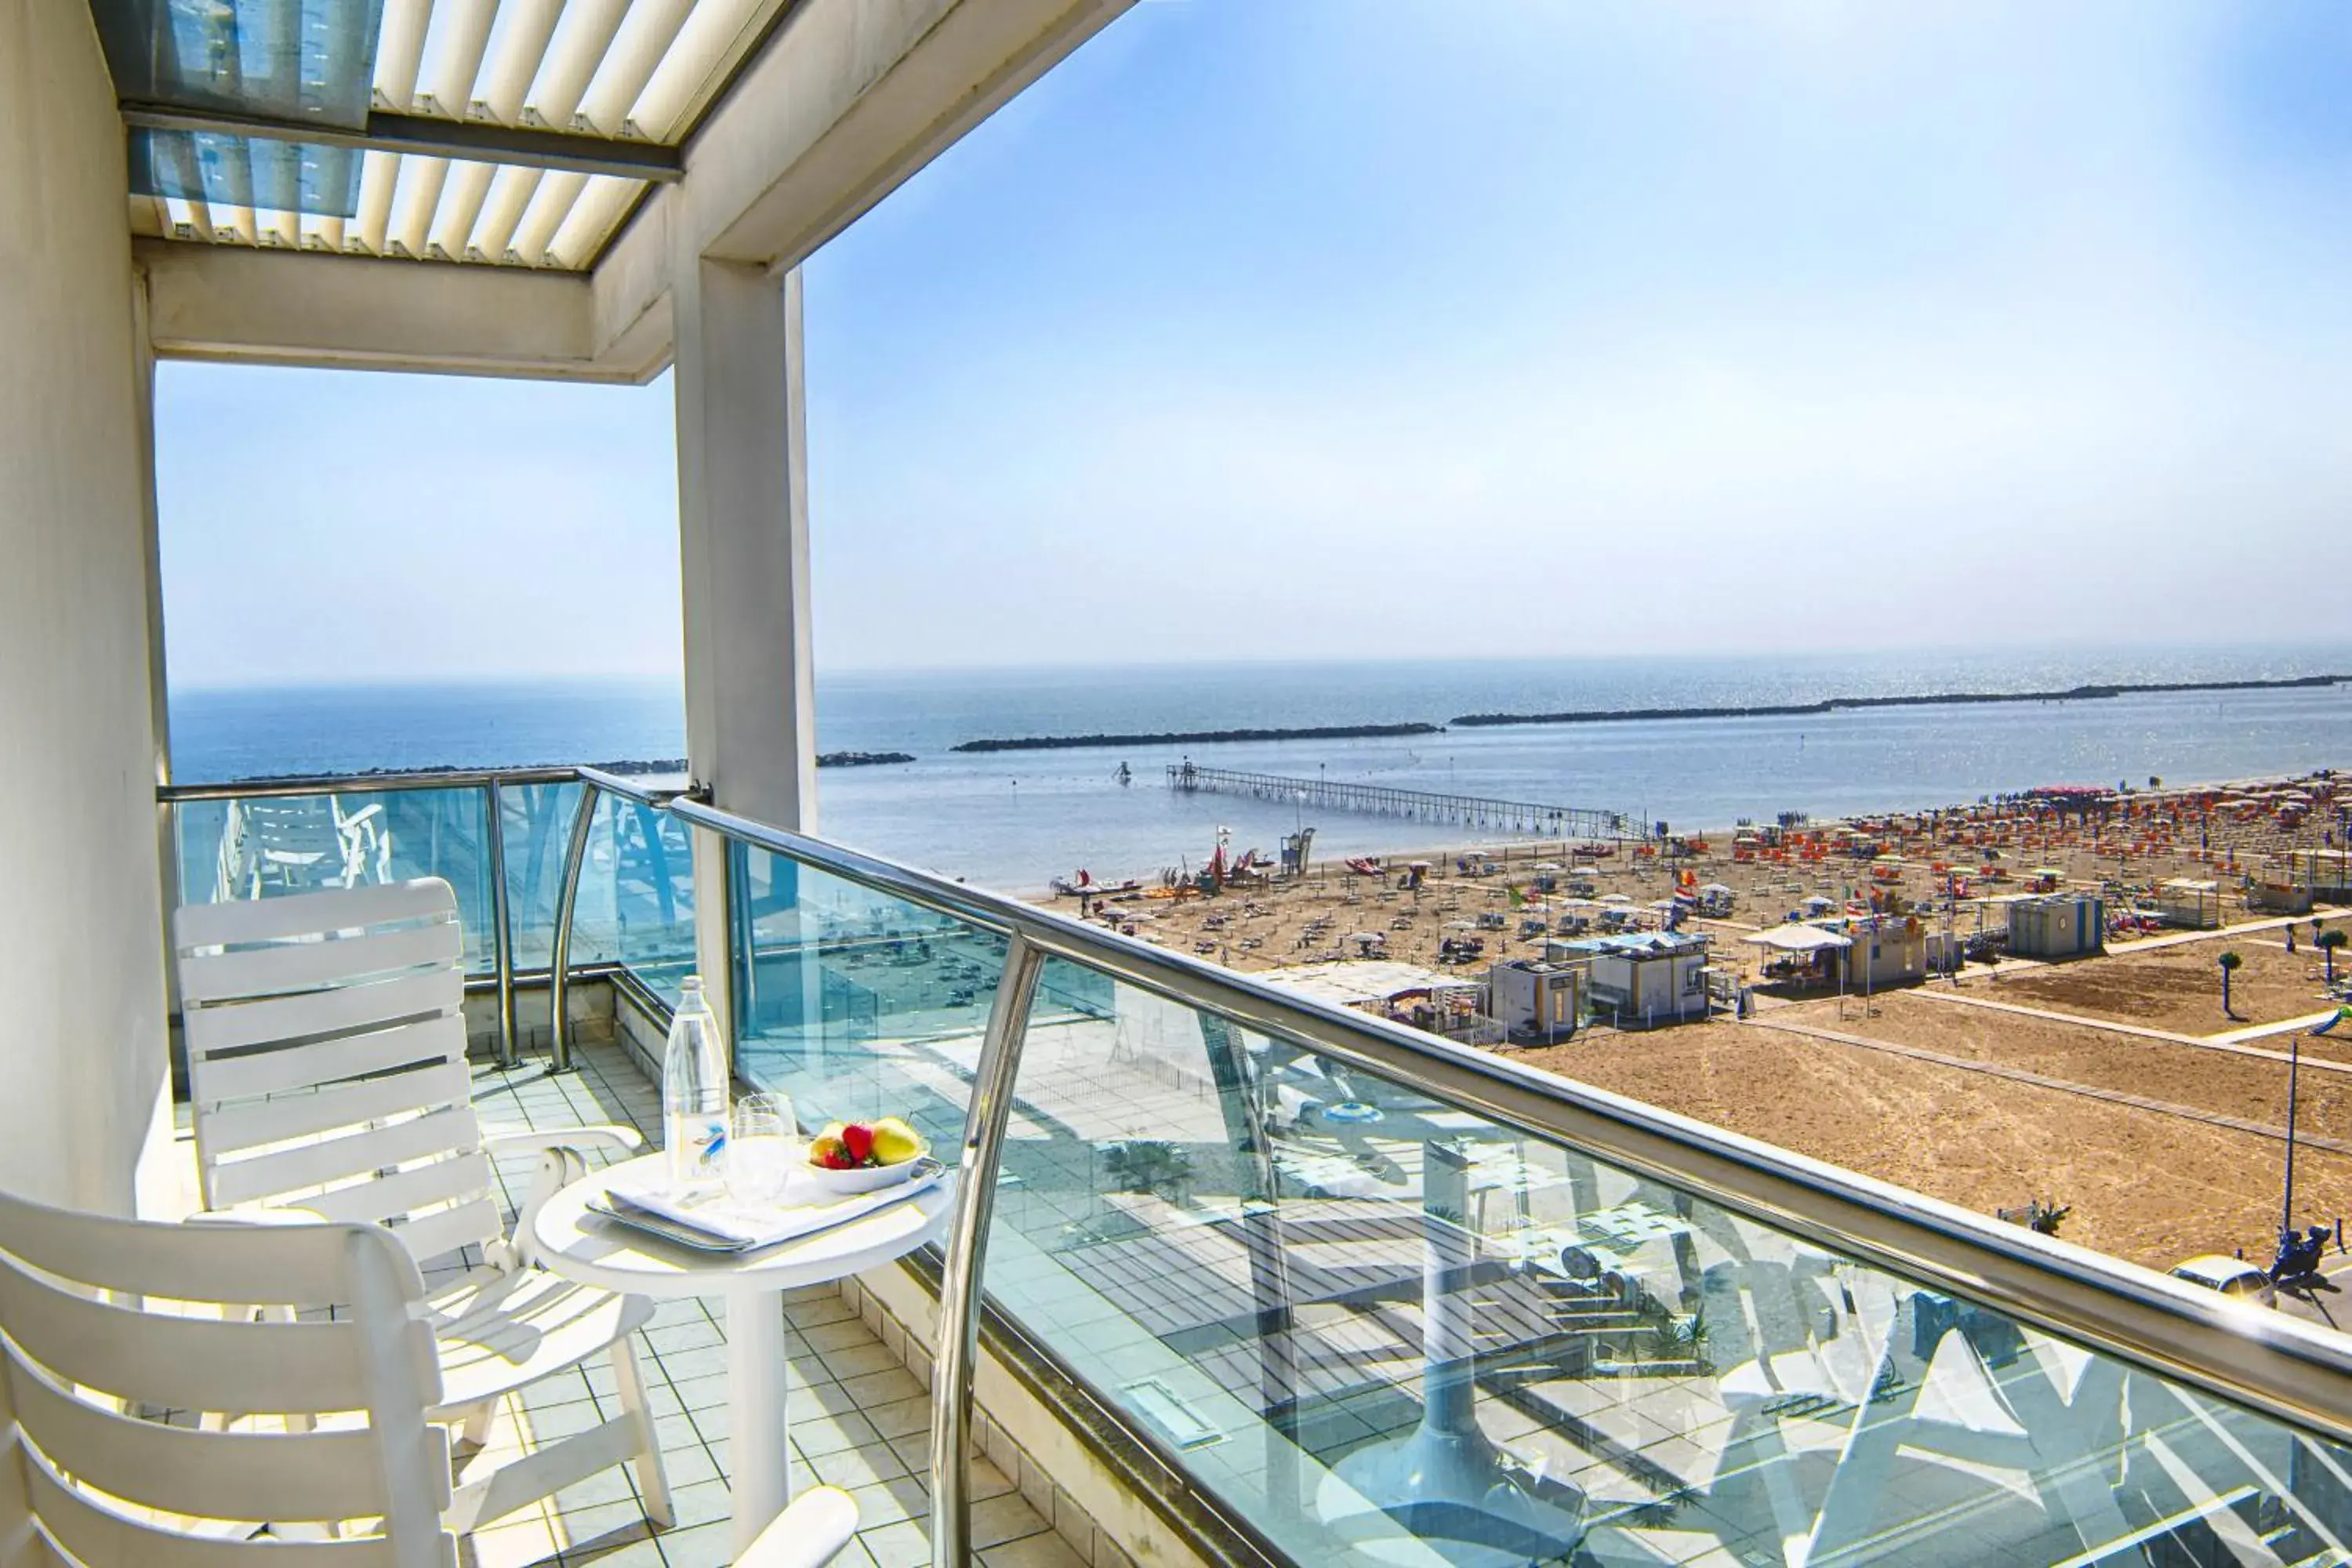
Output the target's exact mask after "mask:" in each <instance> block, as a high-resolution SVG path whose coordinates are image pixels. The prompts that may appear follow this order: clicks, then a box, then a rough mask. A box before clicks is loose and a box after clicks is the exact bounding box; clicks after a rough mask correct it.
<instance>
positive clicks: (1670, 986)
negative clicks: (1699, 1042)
mask: <svg viewBox="0 0 2352 1568" xmlns="http://www.w3.org/2000/svg"><path fill="white" fill-rule="evenodd" d="M1550 952H1553V953H1564V954H1565V955H1567V956H1568V957H1570V959H1582V960H1584V961H1586V962H1587V963H1589V964H1590V965H1591V982H1590V984H1591V996H1592V1010H1593V1014H1594V1016H1596V1017H1599V1016H1603V1015H1608V1016H1612V1022H1615V1023H1618V1024H1621V1025H1622V1024H1643V1025H1647V1024H1668V1023H1678V1022H1680V1021H1682V1020H1683V1019H1685V1018H1704V1017H1706V1010H1707V997H1706V957H1707V940H1706V938H1705V937H1703V936H1695V935H1691V934H1689V933H1686V932H1680V931H1629V932H1626V933H1624V934H1622V935H1619V936H1601V937H1593V938H1591V939H1590V940H1588V941H1584V942H1554V943H1552V944H1551V945H1550Z"/></svg>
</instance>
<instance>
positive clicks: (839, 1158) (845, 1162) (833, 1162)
mask: <svg viewBox="0 0 2352 1568" xmlns="http://www.w3.org/2000/svg"><path fill="white" fill-rule="evenodd" d="M823 1158H824V1168H825V1169H826V1170H828V1171H854V1170H856V1168H857V1162H856V1161H855V1160H853V1159H851V1158H850V1157H849V1151H848V1150H846V1149H827V1150H826V1151H825V1152H824V1156H823Z"/></svg>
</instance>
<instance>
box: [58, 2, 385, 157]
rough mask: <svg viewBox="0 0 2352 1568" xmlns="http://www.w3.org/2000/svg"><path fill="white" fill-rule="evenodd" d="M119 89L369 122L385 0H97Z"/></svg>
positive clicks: (235, 109) (205, 104)
mask: <svg viewBox="0 0 2352 1568" xmlns="http://www.w3.org/2000/svg"><path fill="white" fill-rule="evenodd" d="M90 9H91V12H92V14H93V16H95V17H96V19H97V22H98V30H99V37H100V41H101V42H102V43H103V45H104V46H105V48H106V60H107V66H108V68H109V69H110V70H111V71H112V73H113V76H114V90H115V93H116V96H118V97H120V98H122V99H125V100H130V101H132V102H138V103H152V104H162V105H168V106H172V107H175V108H184V109H204V110H215V111H218V112H223V113H233V114H247V115H258V116H261V117H264V118H267V119H271V120H285V121H317V122H318V123H320V124H321V125H332V126H335V127H337V128H339V129H341V130H346V131H355V130H358V129H359V128H360V127H361V126H362V125H364V124H365V123H366V122H367V114H368V95H369V89H370V86H371V84H372V82H373V78H374V74H375V46H376V38H377V37H378V35H379V34H380V33H382V31H383V0H96V4H94V5H92V6H91V8H90Z"/></svg>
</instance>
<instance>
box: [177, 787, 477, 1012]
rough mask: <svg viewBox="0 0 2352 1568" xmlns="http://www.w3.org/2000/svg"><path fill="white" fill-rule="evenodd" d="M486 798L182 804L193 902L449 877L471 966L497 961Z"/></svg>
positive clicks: (188, 892)
mask: <svg viewBox="0 0 2352 1568" xmlns="http://www.w3.org/2000/svg"><path fill="white" fill-rule="evenodd" d="M485 802H486V795H485V792H484V791H482V790H481V789H479V788H477V787H474V786H471V785H467V786H461V787H456V788H450V789H421V790H383V791H370V790H353V791H350V792H347V793H341V794H336V795H248V796H245V797H243V798H240V799H236V800H228V801H192V802H188V803H186V804H184V805H177V806H174V807H173V822H174V826H175V829H176V831H177V834H178V837H179V863H180V898H181V900H182V901H183V902H184V903H218V902H221V901H223V900H232V899H264V898H278V897H282V896H283V895H285V894H288V893H305V892H315V891H317V890H319V889H326V888H356V887H362V886H366V885H369V884H372V883H377V882H401V881H407V880H409V879H413V878H417V877H439V878H441V879H444V880H446V881H447V882H448V884H449V885H450V887H451V888H452V889H456V891H457V918H458V920H459V921H460V923H461V924H462V925H463V927H464V929H465V932H466V968H467V972H468V973H478V974H480V973H489V972H490V971H491V969H492V968H493V967H494V965H495V953H496V947H495V943H494V942H493V940H492V937H491V934H490V931H491V927H490V919H491V905H492V900H491V889H490V878H491V876H492V874H493V873H492V868H491V865H490V858H489V851H488V819H487V811H486V804H485Z"/></svg>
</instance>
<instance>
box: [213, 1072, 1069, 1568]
mask: <svg viewBox="0 0 2352 1568" xmlns="http://www.w3.org/2000/svg"><path fill="white" fill-rule="evenodd" d="M575 1059H576V1061H577V1064H578V1070H577V1071H576V1072H574V1073H572V1074H569V1075H564V1076H551V1075H549V1074H548V1073H547V1071H546V1069H545V1067H544V1065H543V1064H541V1063H537V1062H530V1063H526V1064H524V1065H523V1066H520V1067H518V1068H515V1069H514V1070H512V1071H511V1072H500V1071H499V1070H497V1069H496V1068H487V1067H479V1066H478V1067H477V1068H476V1070H475V1076H474V1095H475V1104H476V1106H477V1108H478V1110H479V1111H480V1113H481V1118H482V1122H483V1125H484V1126H485V1127H486V1128H489V1129H510V1128H530V1129H535V1130H536V1129H548V1128H560V1127H577V1126H583V1125H588V1124H592V1123H597V1122H616V1123H619V1124H620V1125H623V1126H628V1127H635V1128H636V1129H637V1130H638V1131H641V1132H643V1133H644V1134H645V1135H646V1140H647V1142H648V1143H649V1144H651V1143H653V1142H656V1141H657V1140H658V1138H659V1136H660V1120H661V1119H660V1112H659V1100H658V1096H657V1094H656V1090H655V1089H654V1088H653V1086H651V1085H650V1084H648V1083H646V1080H645V1079H644V1078H643V1077H642V1076H641V1075H640V1074H639V1073H638V1071H637V1069H636V1067H635V1064H634V1062H633V1061H632V1060H631V1059H630V1058H628V1057H627V1056H626V1055H625V1053H624V1052H623V1051H622V1050H621V1049H620V1048H619V1047H614V1046H597V1045H585V1046H583V1047H581V1048H580V1050H579V1053H578V1055H577V1057H576V1058H575ZM186 1114H187V1112H186V1107H185V1106H182V1107H181V1108H180V1115H181V1119H182V1121H183V1122H184V1121H185V1120H186ZM182 1136H183V1137H186V1133H185V1131H183V1133H182ZM590 1157H591V1159H592V1160H593V1159H595V1158H596V1156H594V1155H593V1154H592V1155H591V1156H590ZM190 1167H191V1176H190V1184H191V1186H193V1159H191V1161H190ZM500 1178H501V1181H502V1183H506V1184H509V1189H508V1191H507V1194H506V1202H507V1209H508V1213H509V1216H511V1215H512V1212H513V1205H514V1202H515V1200H516V1199H517V1198H518V1197H520V1195H521V1188H522V1185H523V1184H525V1183H527V1182H528V1181H529V1179H530V1162H529V1161H528V1160H525V1161H520V1162H516V1163H512V1164H510V1165H509V1166H507V1167H506V1168H504V1169H502V1170H501V1172H500ZM784 1316H785V1319H786V1321H787V1324H788V1328H787V1331H786V1333H785V1345H786V1349H787V1352H788V1354H789V1355H790V1357H791V1388H792V1425H791V1438H792V1447H793V1487H794V1489H796V1490H797V1489H799V1488H802V1487H805V1486H812V1485H815V1484H818V1483H820V1482H825V1483H831V1484H833V1485H835V1486H840V1487H844V1488H846V1489H848V1490H849V1491H850V1493H851V1494H852V1495H853V1496H854V1497H856V1500H857V1506H858V1516H859V1525H860V1527H859V1530H858V1534H857V1539H856V1542H853V1543H852V1544H851V1545H850V1547H849V1549H848V1550H847V1551H846V1552H844V1553H843V1554H842V1556H841V1557H839V1558H838V1559H836V1562H837V1563H840V1564H841V1568H913V1565H914V1564H917V1563H927V1562H929V1558H930V1541H929V1527H928V1524H927V1522H926V1521H927V1520H928V1518H929V1512H930V1489H929V1479H928V1476H929V1443H930V1432H929V1423H930V1402H929V1396H928V1394H926V1393H925V1392H924V1389H923V1386H922V1384H920V1383H919V1382H918V1381H917V1380H916V1378H915V1377H914V1376H913V1375H912V1374H911V1373H908V1371H907V1369H906V1368H905V1367H904V1366H903V1365H901V1364H900V1363H899V1362H898V1358H897V1357H895V1356H894V1355H892V1354H891V1352H890V1351H889V1350H888V1349H887V1347H886V1346H885V1345H883V1344H882V1342H880V1341H878V1340H877V1339H876V1338H875V1337H874V1335H873V1334H872V1333H870V1332H869V1331H867V1329H866V1325H865V1323H864V1322H862V1321H859V1318H858V1315H857V1313H856V1311H855V1310H853V1309H852V1307H851V1306H850V1304H849V1303H848V1302H847V1301H846V1300H844V1299H843V1298H842V1296H841V1295H840V1293H839V1292H838V1291H837V1290H835V1289H833V1288H831V1287H817V1288H813V1289H805V1290H799V1291H794V1292H792V1293H790V1294H788V1295H787V1296H786V1298H785V1303H784ZM638 1340H639V1342H638V1346H637V1353H638V1357H639V1360H640V1362H641V1363H642V1364H643V1366H644V1369H645V1374H646V1388H647V1392H648V1395H649V1397H650V1398H651V1400H652V1403H653V1410H654V1415H655V1418H656V1423H657V1425H658V1426H659V1429H660V1432H661V1436H662V1448H663V1454H664V1456H665V1458H666V1459H667V1467H668V1471H669V1484H670V1492H671V1496H672V1498H673V1500H674V1501H675V1503H676V1505H677V1525H676V1526H675V1527H674V1528H672V1529H670V1530H667V1531H649V1530H648V1529H647V1527H646V1521H645V1516H644V1511H643V1508H642V1505H641V1503H640V1501H639V1499H638V1495H637V1489H636V1483H635V1479H634V1478H633V1477H632V1476H631V1475H630V1473H629V1472H628V1471H627V1470H625V1469H623V1468H613V1469H609V1470H605V1471H604V1472H602V1473H601V1474H599V1475H597V1476H595V1477H593V1478H592V1479H590V1480H588V1481H586V1482H584V1483H583V1484H582V1485H580V1486H578V1487H576V1488H573V1489H571V1490H569V1491H565V1492H561V1493H559V1494H557V1495H556V1497H555V1498H554V1499H552V1500H551V1501H549V1502H545V1503H540V1504H535V1505H533V1506H532V1507H530V1508H527V1509H523V1510H520V1511H518V1512H516V1513H513V1514H509V1515H508V1516H507V1517H505V1518H504V1519H500V1520H496V1521H491V1522H490V1523H489V1524H488V1525H487V1526H485V1527H484V1528H483V1529H481V1530H479V1531H476V1532H475V1534H474V1535H473V1536H472V1537H471V1538H470V1539H469V1540H468V1541H467V1542H464V1543H463V1544H461V1546H460V1548H459V1562H460V1563H464V1564H469V1565H471V1568H522V1565H524V1564H549V1565H551V1564H566V1565H569V1564H579V1563H598V1564H602V1565H604V1568H650V1565H653V1564H667V1568H719V1565H721V1564H725V1563H728V1562H729V1561H730V1556H729V1549H730V1530H729V1525H728V1488H727V1483H728V1478H729V1474H730V1469H729V1443H728V1408H727V1374H726V1354H727V1352H726V1321H725V1313H724V1310H723V1308H722V1307H721V1305H720V1303H719V1302H718V1301H716V1300H713V1301H709V1302H704V1301H699V1300H679V1301H666V1302H662V1303H660V1304H659V1309H658V1310H657V1311H656V1315H655V1317H654V1320H653V1322H652V1324H651V1325H650V1326H649V1327H648V1328H647V1329H646V1331H644V1332H643V1333H642V1334H640V1335H639V1336H638ZM613 1398H614V1390H613V1373H612V1369H611V1368H610V1367H609V1366H608V1365H606V1364H605V1363H604V1358H602V1357H601V1356H600V1357H598V1358H596V1359H595V1360H594V1361H592V1362H591V1363H589V1364H588V1366H587V1367H586V1368H584V1369H582V1370H578V1371H574V1372H571V1373H564V1374H562V1376H559V1377H555V1378H551V1379H549V1380H547V1381H545V1382H544V1383H542V1384H539V1385H537V1386H535V1387H533V1388H532V1389H530V1391H528V1392H527V1393H526V1394H522V1395H519V1396H516V1397H514V1398H511V1399H509V1400H508V1401H507V1402H506V1405H504V1406H503V1407H502V1408H501V1409H500V1411H499V1419H498V1423H497V1426H496V1427H495V1428H494V1431H493V1435H492V1438H491V1449H490V1453H491V1456H492V1457H496V1456H497V1454H498V1453H499V1450H501V1449H503V1450H505V1451H506V1452H507V1453H509V1454H512V1453H517V1452H523V1453H527V1452H529V1451H530V1449H531V1448H533V1447H535V1446H536V1445H537V1444H538V1443H539V1442H541V1441H542V1440H548V1439H553V1438H556V1437H560V1436H564V1435H566V1434H568V1433H570V1432H573V1431H577V1430H580V1429H582V1428H583V1427H586V1426H591V1425H593V1424H594V1423H596V1422H598V1421H601V1420H603V1419H604V1418H605V1417H607V1416H609V1415H612V1414H613V1413H614V1409H615V1408H616V1407H615V1406H614V1405H613V1403H612V1401H613ZM972 1497H973V1507H972V1539H973V1543H974V1545H975V1547H976V1548H978V1552H977V1555H978V1557H979V1559H980V1561H981V1562H982V1563H983V1564H985V1565H986V1568H1083V1560H1082V1559H1081V1558H1080V1557H1079V1555H1078V1554H1077V1553H1076V1552H1075V1551H1074V1550H1072V1548H1071V1547H1070V1546H1069V1545H1068V1544H1067V1542H1066V1541H1065V1540H1064V1538H1063V1537H1062V1536H1061V1535H1059V1534H1057V1533H1055V1531H1054V1530H1053V1528H1052V1526H1051V1525H1050V1524H1049V1523H1048V1522H1047V1521H1046V1520H1045V1518H1044V1517H1043V1516H1042V1515H1040V1514H1039V1513H1038V1511H1037V1510H1035V1509H1034V1508H1033V1507H1031V1506H1030V1504H1029V1502H1028V1501H1027V1500H1025V1499H1024V1497H1023V1496H1022V1495H1021V1494H1020V1492H1019V1491H1018V1490H1016V1489H1014V1487H1013V1483H1012V1482H1011V1481H1010V1480H1008V1479H1006V1477H1005V1476H1004V1474H1003V1472H1002V1471H1001V1470H999V1469H998V1468H996V1467H995V1466H993V1465H992V1464H990V1463H989V1462H988V1461H987V1460H986V1459H983V1458H975V1459H974V1460H973V1462H972Z"/></svg>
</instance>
